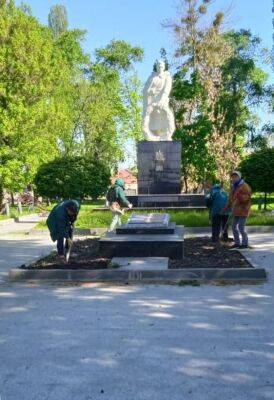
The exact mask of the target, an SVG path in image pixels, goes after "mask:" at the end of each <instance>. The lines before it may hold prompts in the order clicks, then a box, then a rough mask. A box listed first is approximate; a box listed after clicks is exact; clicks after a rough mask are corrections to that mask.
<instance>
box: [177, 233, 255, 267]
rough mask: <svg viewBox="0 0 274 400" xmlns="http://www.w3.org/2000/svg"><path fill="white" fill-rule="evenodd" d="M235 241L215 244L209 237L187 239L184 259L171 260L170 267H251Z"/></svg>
mask: <svg viewBox="0 0 274 400" xmlns="http://www.w3.org/2000/svg"><path fill="white" fill-rule="evenodd" d="M232 244H233V243H231V242H224V243H220V244H214V243H212V241H211V240H210V238H208V237H198V238H193V239H185V241H184V258H183V260H169V268H173V269H174V268H251V267H252V266H251V265H250V264H249V262H248V261H247V260H246V259H245V258H244V256H243V255H242V254H241V253H240V252H239V251H237V250H230V248H231V246H232Z"/></svg>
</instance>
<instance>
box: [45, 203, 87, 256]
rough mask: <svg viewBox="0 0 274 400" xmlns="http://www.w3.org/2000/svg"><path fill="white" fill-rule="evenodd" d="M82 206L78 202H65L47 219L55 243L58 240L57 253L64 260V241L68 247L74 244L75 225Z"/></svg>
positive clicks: (53, 210) (56, 207)
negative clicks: (73, 231)
mask: <svg viewBox="0 0 274 400" xmlns="http://www.w3.org/2000/svg"><path fill="white" fill-rule="evenodd" d="M79 210H80V204H79V203H78V201H77V200H65V201H63V202H62V203H60V204H57V205H56V206H55V207H53V209H52V210H51V212H50V214H49V216H48V218H47V221H46V223H47V226H48V228H49V231H50V236H51V239H52V240H53V242H55V241H56V240H57V252H58V256H59V257H60V259H64V258H65V256H64V240H66V241H67V244H68V246H70V245H71V243H72V230H73V224H74V222H75V221H76V219H77V215H78V213H79Z"/></svg>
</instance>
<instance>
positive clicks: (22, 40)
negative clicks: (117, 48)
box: [0, 1, 85, 191]
mask: <svg viewBox="0 0 274 400" xmlns="http://www.w3.org/2000/svg"><path fill="white" fill-rule="evenodd" d="M0 42H1V47H0V70H1V81H0V109H1V112H0V161H1V163H0V179H1V181H2V185H3V186H4V187H5V188H8V189H10V190H12V191H15V190H20V189H22V188H23V187H24V186H25V185H26V184H28V183H30V182H31V181H32V179H33V177H34V175H35V173H36V171H37V168H38V167H39V166H40V165H41V164H42V163H44V162H47V161H48V160H51V159H52V158H54V157H55V156H57V155H58V153H59V152H60V149H59V147H58V140H59V137H62V135H63V132H64V131H66V130H68V129H70V127H71V125H72V121H71V113H70V111H71V110H70V107H69V104H68V103H66V104H65V105H64V102H65V101H64V99H65V94H66V93H71V91H72V89H73V84H74V83H73V79H74V78H75V74H76V66H78V65H79V64H80V63H82V62H84V60H85V57H84V55H83V53H81V52H82V50H81V47H80V44H79V35H78V36H77V35H74V33H73V32H72V33H70V34H68V35H67V34H64V36H63V37H62V38H59V39H56V40H55V39H54V37H53V35H52V32H51V30H50V29H49V28H47V27H45V26H42V25H41V24H40V23H39V22H38V21H37V20H36V19H35V18H34V17H33V16H31V15H30V14H29V13H27V14H26V13H25V12H24V10H22V8H20V7H19V8H18V7H16V6H15V5H14V3H13V1H10V2H8V3H6V4H3V5H2V7H1V13H0ZM68 43H69V44H68ZM67 47H68V48H69V52H68V51H67V50H66V49H67ZM72 49H76V50H75V52H74V54H77V55H78V58H76V57H75V60H74V61H73V62H72V60H71V58H70V57H71V54H72V53H73V52H72ZM80 53H81V57H80V55H79V54H80Z"/></svg>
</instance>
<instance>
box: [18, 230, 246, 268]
mask: <svg viewBox="0 0 274 400" xmlns="http://www.w3.org/2000/svg"><path fill="white" fill-rule="evenodd" d="M98 241H99V239H97V238H96V239H86V240H79V241H76V242H74V244H73V247H72V253H71V257H70V261H69V263H67V264H64V263H60V261H59V260H58V257H57V255H56V253H52V254H50V255H49V256H47V257H45V258H43V259H41V260H39V261H37V262H36V263H33V264H31V265H28V266H25V265H22V266H21V268H23V269H106V268H111V262H110V259H108V258H105V257H103V256H102V255H101V254H100V253H99V246H98ZM230 247H231V242H229V243H222V244H219V245H216V244H213V243H212V242H211V240H210V239H209V238H207V237H198V238H191V239H185V242H184V259H183V260H170V262H169V268H250V267H251V265H250V264H249V263H248V261H247V260H246V259H245V258H244V257H243V256H242V254H241V253H240V252H239V251H236V250H230Z"/></svg>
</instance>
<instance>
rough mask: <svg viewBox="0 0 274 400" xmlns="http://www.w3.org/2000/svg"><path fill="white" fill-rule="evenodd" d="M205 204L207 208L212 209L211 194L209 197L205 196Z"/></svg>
mask: <svg viewBox="0 0 274 400" xmlns="http://www.w3.org/2000/svg"><path fill="white" fill-rule="evenodd" d="M205 203H206V206H207V208H211V207H212V204H213V196H212V194H209V195H207V196H206V198H205Z"/></svg>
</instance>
